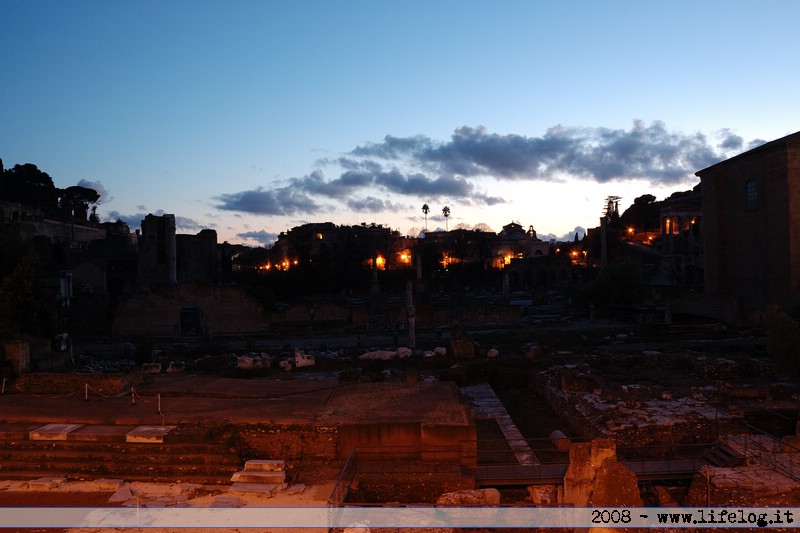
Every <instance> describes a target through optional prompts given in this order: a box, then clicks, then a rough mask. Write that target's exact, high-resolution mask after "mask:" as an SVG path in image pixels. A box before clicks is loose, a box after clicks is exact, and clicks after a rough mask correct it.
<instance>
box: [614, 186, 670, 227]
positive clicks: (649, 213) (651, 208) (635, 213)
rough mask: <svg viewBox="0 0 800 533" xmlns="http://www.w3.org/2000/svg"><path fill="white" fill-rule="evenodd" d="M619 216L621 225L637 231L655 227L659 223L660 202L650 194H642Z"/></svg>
mask: <svg viewBox="0 0 800 533" xmlns="http://www.w3.org/2000/svg"><path fill="white" fill-rule="evenodd" d="M619 218H620V222H622V225H623V226H628V227H634V228H636V229H637V230H639V231H647V230H648V229H653V228H657V227H659V225H660V223H661V202H656V197H655V196H653V195H652V194H643V195H642V196H640V197H638V198H636V199H635V200H634V201H633V204H632V205H631V206H630V207H629V208H628V209H626V210H625V212H624V213H622V215H620V217H619Z"/></svg>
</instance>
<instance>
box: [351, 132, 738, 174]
mask: <svg viewBox="0 0 800 533" xmlns="http://www.w3.org/2000/svg"><path fill="white" fill-rule="evenodd" d="M720 135H721V136H722V137H723V138H722V142H721V143H720V144H719V145H718V147H716V148H715V147H714V146H713V144H712V143H711V142H710V141H709V140H708V139H707V138H706V136H705V135H703V134H700V133H695V134H684V133H680V132H670V131H668V130H667V129H666V127H665V125H664V123H662V122H658V121H657V122H653V123H652V124H650V125H647V124H645V123H644V122H641V121H635V122H634V124H633V126H632V127H631V129H629V130H622V129H610V128H585V127H571V128H568V127H563V126H556V127H553V128H550V129H549V130H548V131H547V132H546V133H545V134H544V135H543V136H541V137H527V136H523V135H516V134H508V135H500V134H496V133H489V132H488V131H487V130H486V128H484V127H475V128H473V127H469V126H463V127H461V128H458V129H456V130H455V132H454V133H453V135H452V136H451V138H450V140H449V141H447V142H436V141H433V140H431V139H429V138H427V137H424V136H419V135H418V136H415V137H409V138H406V139H398V138H395V137H391V136H387V137H386V138H385V139H384V141H383V142H382V143H378V144H367V145H365V146H361V147H357V148H355V149H354V150H353V151H352V152H351V153H350V155H351V156H353V157H369V158H377V159H384V160H393V161H396V160H400V159H402V160H403V161H404V162H405V163H406V165H407V166H410V167H413V166H416V167H418V168H421V169H424V170H425V171H427V172H431V173H437V174H441V175H447V176H457V177H460V178H454V179H462V180H463V178H468V177H475V176H489V177H494V178H498V179H515V180H523V179H524V180H542V181H555V180H562V179H565V178H568V177H572V178H580V179H587V180H594V181H598V182H608V181H612V180H630V179H647V180H650V181H651V182H653V183H659V184H662V183H677V182H680V181H682V180H685V179H687V178H691V177H692V176H693V174H694V172H695V171H697V170H699V169H702V168H705V167H707V166H709V165H712V164H714V163H716V162H717V161H720V160H721V159H724V158H725V157H728V156H729V154H728V153H727V152H728V151H731V150H738V149H740V148H741V139H740V138H738V137H737V136H736V135H734V134H732V133H731V132H730V131H726V130H723V131H722V132H721V133H720Z"/></svg>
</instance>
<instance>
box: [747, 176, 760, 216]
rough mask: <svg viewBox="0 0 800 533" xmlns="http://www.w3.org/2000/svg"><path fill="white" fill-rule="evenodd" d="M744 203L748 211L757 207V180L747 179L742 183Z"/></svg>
mask: <svg viewBox="0 0 800 533" xmlns="http://www.w3.org/2000/svg"><path fill="white" fill-rule="evenodd" d="M744 205H745V209H747V210H748V211H754V210H756V209H757V208H758V182H757V181H756V180H749V181H748V182H747V183H745V184H744Z"/></svg>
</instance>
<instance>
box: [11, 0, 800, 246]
mask: <svg viewBox="0 0 800 533" xmlns="http://www.w3.org/2000/svg"><path fill="white" fill-rule="evenodd" d="M0 20H2V21H3V23H2V30H0V66H1V67H2V73H1V74H0V76H2V79H0V158H2V160H3V163H4V165H5V167H6V168H9V167H11V166H13V165H14V164H17V163H20V164H21V163H34V164H36V165H38V166H39V168H40V169H42V170H43V171H45V172H47V173H48V174H50V176H52V177H53V180H54V182H55V184H56V185H57V186H59V187H67V186H69V185H74V184H77V183H81V184H85V185H86V184H88V185H90V186H94V187H95V188H97V189H98V191H99V192H102V193H103V198H102V200H101V201H102V203H101V205H100V206H99V208H98V214H100V215H101V218H102V219H103V220H109V219H112V218H113V219H116V218H122V219H124V220H126V221H129V222H130V223H131V226H132V228H133V229H135V228H136V227H138V221H139V220H141V218H143V216H144V215H146V214H147V213H160V212H167V213H174V214H175V215H176V216H177V217H178V221H179V232H182V233H195V232H197V231H199V230H200V229H202V228H212V229H215V230H216V231H217V233H218V238H219V240H220V242H222V241H224V240H227V241H229V242H245V243H248V244H269V243H271V242H273V241H274V238H275V236H276V234H277V233H279V232H280V231H284V230H287V229H290V228H292V227H294V226H297V225H300V224H303V223H305V222H325V221H332V222H335V223H338V224H359V223H361V222H367V223H372V222H375V223H378V224H384V225H387V226H389V227H392V228H394V229H397V230H399V231H400V232H402V233H404V234H409V233H412V232H414V233H415V232H417V231H419V230H420V229H421V228H422V227H423V226H424V224H425V222H424V219H423V215H422V211H421V207H422V204H424V203H427V204H428V205H429V206H430V208H431V213H430V214H429V215H428V222H427V223H428V227H429V229H435V228H437V227H442V228H443V227H444V226H445V223H444V219H443V218H442V216H441V208H442V207H443V206H445V205H447V206H449V207H450V209H451V217H450V219H449V221H448V225H449V227H450V228H453V227H456V226H458V225H459V224H461V225H464V226H467V227H473V226H475V225H476V224H479V223H483V224H488V225H489V226H490V227H491V228H492V229H493V230H495V231H498V230H500V229H501V227H502V226H503V225H504V224H507V223H508V222H511V221H515V222H519V223H520V224H522V225H523V226H526V227H527V226H530V225H532V226H534V228H535V229H536V230H537V231H538V232H539V234H540V236H547V235H552V236H557V237H562V236H566V237H570V236H571V232H574V231H575V228H589V227H594V226H596V225H597V224H598V217H599V216H600V214H601V212H602V209H603V206H604V203H603V199H604V198H605V197H606V196H609V195H617V196H621V197H622V201H621V207H622V208H625V207H627V206H628V205H630V203H632V202H633V200H634V198H636V197H638V196H641V195H642V194H647V193H650V194H654V195H655V196H656V197H657V198H658V199H662V198H664V197H666V196H668V195H669V194H671V193H672V192H674V191H678V190H685V189H688V188H691V187H692V186H694V185H695V184H696V183H697V182H698V179H697V178H696V177H694V172H695V171H696V170H699V169H701V168H704V167H705V166H708V165H710V164H713V163H715V162H716V161H719V160H721V159H724V158H726V157H729V156H731V155H735V154H736V153H740V152H742V151H745V150H746V149H748V148H749V147H751V146H753V145H755V144H758V143H759V142H763V141H768V140H772V139H775V138H778V137H782V136H784V135H786V134H789V133H793V132H795V131H797V130H800V105H798V103H797V96H796V89H797V87H798V86H800V83H798V82H799V81H800V80H798V76H800V70H798V69H797V59H796V54H797V50H800V37H798V33H797V31H796V22H797V20H800V2H796V1H793V0H792V1H765V2H755V1H753V2H743V1H737V0H726V1H714V0H707V1H703V2H696V1H691V2H688V1H687V2H683V1H671V2H656V1H654V2H639V1H637V2H628V1H622V0H620V1H609V2H600V1H565V2H543V1H525V2H511V1H498V2H488V1H482V2H474V1H458V2H451V1H446V0H436V1H425V2H416V1H410V0H403V1H402V2H395V1H371V2H360V1H342V2H323V1H303V0H298V1H292V2H289V1H285V2H284V1H281V2H277V1H266V0H259V1H252V2H251V1H225V2H222V1H218V2H209V1H202V0H196V1H191V2H190V1H148V0H143V1H138V0H137V1H121V0H114V1H108V0H104V1H90V0H80V1H74V2H63V1H44V0H24V1H15V0H2V2H0Z"/></svg>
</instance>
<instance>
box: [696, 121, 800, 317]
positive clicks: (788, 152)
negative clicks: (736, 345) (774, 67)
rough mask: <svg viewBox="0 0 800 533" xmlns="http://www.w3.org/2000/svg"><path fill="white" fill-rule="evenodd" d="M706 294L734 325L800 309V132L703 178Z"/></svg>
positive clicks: (701, 174) (720, 166) (734, 159)
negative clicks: (768, 311)
mask: <svg viewBox="0 0 800 533" xmlns="http://www.w3.org/2000/svg"><path fill="white" fill-rule="evenodd" d="M696 174H697V176H698V177H700V180H701V186H702V201H703V232H702V236H703V250H704V262H705V293H706V296H707V297H708V298H709V299H710V300H711V301H712V302H714V301H715V302H717V303H718V304H719V305H717V306H716V307H717V308H718V309H721V310H722V309H724V310H727V311H726V312H727V313H729V316H724V317H719V318H724V319H728V320H729V321H731V322H734V323H735V322H743V321H748V320H749V319H751V318H753V317H757V316H758V314H759V313H760V311H762V310H763V309H764V308H765V307H767V306H769V305H772V304H775V305H778V306H780V307H781V308H783V309H786V310H790V309H795V308H797V306H798V305H800V132H797V133H794V134H792V135H788V136H786V137H783V138H781V139H777V140H775V141H772V142H769V143H766V144H764V145H762V146H759V147H757V148H754V149H752V150H750V151H747V152H744V153H742V154H740V155H737V156H735V157H732V158H730V159H727V160H725V161H722V162H720V163H717V164H715V165H712V166H710V167H708V168H706V169H703V170H700V171H698V172H697V173H696Z"/></svg>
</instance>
